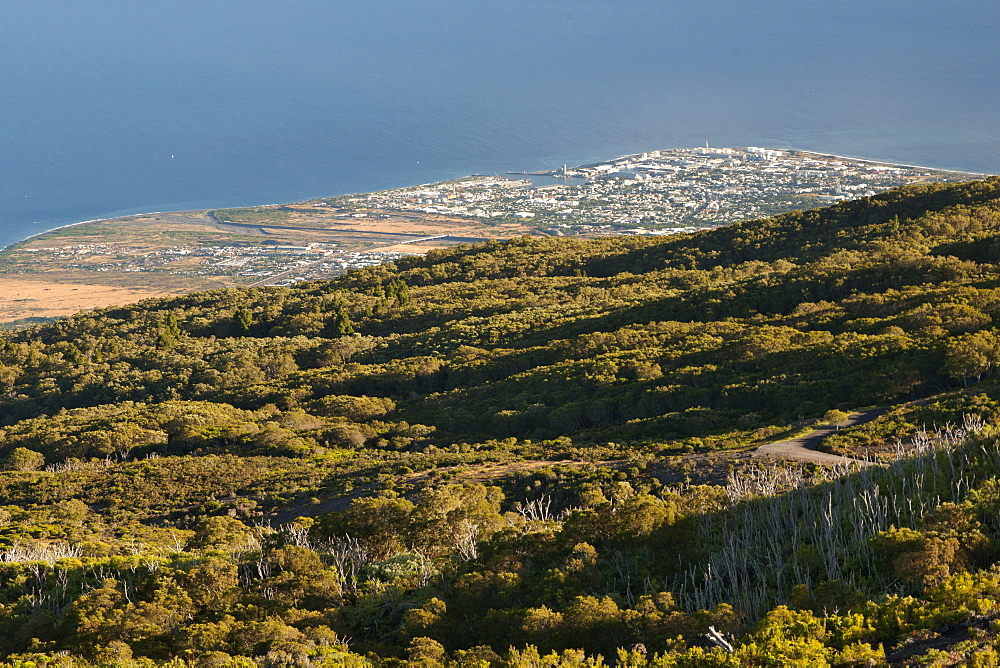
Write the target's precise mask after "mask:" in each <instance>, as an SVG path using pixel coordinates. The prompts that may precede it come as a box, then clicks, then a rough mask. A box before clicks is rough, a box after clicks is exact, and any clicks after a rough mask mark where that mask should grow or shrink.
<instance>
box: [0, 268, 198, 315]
mask: <svg viewBox="0 0 1000 668" xmlns="http://www.w3.org/2000/svg"><path fill="white" fill-rule="evenodd" d="M182 293H183V291H169V290H164V289H156V288H121V287H113V286H107V285H94V284H87V283H64V282H61V281H59V282H55V281H51V280H47V279H44V278H41V279H33V278H23V277H20V276H2V277H0V322H10V321H12V320H18V319H20V318H30V317H44V318H54V317H58V316H64V315H70V314H73V313H76V312H78V311H82V310H86V309H92V308H100V307H104V306H119V305H121V304H130V303H132V302H137V301H139V300H141V299H146V298H148V297H164V296H167V295H174V294H182Z"/></svg>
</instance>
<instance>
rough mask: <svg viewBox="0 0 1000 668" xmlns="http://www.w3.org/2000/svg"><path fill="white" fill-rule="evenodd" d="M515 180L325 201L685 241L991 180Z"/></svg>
mask: <svg viewBox="0 0 1000 668" xmlns="http://www.w3.org/2000/svg"><path fill="white" fill-rule="evenodd" d="M514 176H528V177H532V178H525V179H516V180H514V179H511V178H504V177H500V176H499V175H494V176H492V177H490V176H474V177H469V178H466V179H460V180H457V181H449V182H446V183H440V184H434V185H431V186H420V187H416V188H403V189H397V190H387V191H384V192H378V193H370V194H365V195H349V196H344V197H337V198H331V199H328V200H325V201H322V202H324V203H325V204H327V205H329V206H335V207H340V208H341V209H342V210H343V213H345V214H347V213H349V212H350V213H353V214H354V215H359V214H358V213H357V211H358V210H359V209H360V210H362V211H363V210H380V211H382V212H388V211H410V212H413V211H415V212H422V213H435V214H442V215H452V216H468V217H472V218H476V219H479V220H482V221H484V222H486V223H489V222H491V221H494V222H495V221H509V220H517V221H520V222H522V223H526V224H530V225H531V226H532V227H534V228H535V229H536V230H538V231H541V232H545V233H549V234H556V235H564V234H565V235H568V234H575V235H580V234H582V235H607V234H676V233H679V232H690V231H694V230H697V229H703V228H710V227H717V226H719V225H725V224H728V223H733V222H736V221H740V220H748V219H752V218H760V217H765V216H771V215H775V214H778V213H784V212H787V211H791V210H794V209H811V208H816V207H820V206H826V205H829V204H832V203H835V202H839V201H843V200H847V199H854V198H858V197H864V196H869V195H874V194H876V193H879V192H883V191H885V190H888V189H890V188H895V187H897V186H900V185H906V184H909V183H920V182H927V181H963V180H969V179H972V178H976V177H977V176H982V175H977V174H967V173H960V172H948V171H942V170H934V169H929V168H923V167H913V166H905V165H891V164H886V163H878V162H872V161H866V160H856V159H850V158H843V157H838V156H830V155H820V154H816V153H808V152H803V151H784V150H773V149H766V148H757V147H748V148H710V147H707V146H706V147H699V148H693V149H670V150H660V151H650V152H645V153H641V154H638V155H630V156H624V157H621V158H618V159H615V160H609V161H607V162H602V163H597V164H592V165H586V166H580V167H573V168H568V167H566V166H563V167H562V168H561V169H558V170H552V171H547V172H535V173H530V174H528V173H524V174H520V175H514ZM542 180H547V181H549V182H550V183H547V184H544V185H542V184H540V183H539V181H542ZM360 215H362V216H363V215H365V214H364V213H361V214H360Z"/></svg>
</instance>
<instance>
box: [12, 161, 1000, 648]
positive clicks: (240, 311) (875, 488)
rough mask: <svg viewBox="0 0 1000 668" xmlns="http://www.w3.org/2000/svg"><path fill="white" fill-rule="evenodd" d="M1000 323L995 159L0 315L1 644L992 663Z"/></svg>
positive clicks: (998, 537)
mask: <svg viewBox="0 0 1000 668" xmlns="http://www.w3.org/2000/svg"><path fill="white" fill-rule="evenodd" d="M998 330H1000V179H998V178H994V179H990V180H986V181H977V182H972V183H968V184H961V185H948V186H944V185H930V186H912V187H907V188H903V189H900V190H896V191H892V192H889V193H885V194H883V195H879V196H877V197H873V198H869V199H864V200H859V201H854V202H846V203H842V204H839V205H837V206H835V207H832V208H828V209H822V210H814V211H809V212H794V213H791V214H786V215H782V216H779V217H776V218H773V219H768V220H764V221H753V222H747V223H741V224H737V225H733V226H731V227H727V228H721V229H718V230H713V231H708V232H702V233H698V234H693V235H684V236H676V237H669V238H649V237H610V238H604V239H598V240H578V239H566V238H560V239H556V238H551V239H539V238H522V239H516V240H513V241H511V242H505V243H500V242H493V243H488V244H485V245H481V246H474V247H459V248H456V249H451V250H442V251H434V252H431V253H429V254H428V255H427V256H426V257H419V258H418V257H414V258H410V259H407V260H404V261H400V262H398V263H397V264H395V265H386V266H381V267H375V268H370V269H365V270H361V271H355V272H352V273H349V274H347V275H345V276H343V277H342V278H340V279H338V280H335V281H332V282H324V283H311V284H302V285H299V286H296V287H293V288H259V289H227V290H220V291H214V292H205V293H199V294H194V295H189V296H186V297H181V298H174V299H167V300H151V301H146V302H142V303H140V304H137V305H134V306H130V307H125V308H115V309H107V310H103V311H95V312H89V313H83V314H79V315H77V316H73V317H70V318H66V319H64V320H60V321H58V322H55V323H52V324H48V325H43V326H38V327H35V328H32V329H28V330H23V331H19V332H10V333H5V334H3V338H0V423H2V426H0V461H2V462H4V463H5V468H6V470H5V472H3V473H0V653H2V656H4V657H7V659H6V660H7V661H10V662H13V663H16V662H18V661H29V660H30V661H34V662H36V665H40V664H47V665H70V663H72V664H73V665H77V666H86V665H89V664H94V665H128V664H130V663H143V662H155V663H165V662H175V663H184V662H188V663H193V664H195V665H206V666H208V665H252V662H253V661H256V662H257V663H260V664H263V665H288V664H317V665H319V664H323V665H386V666H394V665H445V664H446V663H447V664H449V665H455V666H477V667H478V666H484V665H494V666H522V665H523V666H542V665H545V666H549V665H565V666H577V665H580V666H582V665H588V666H589V665H601V663H600V662H601V661H602V660H603V661H604V662H605V663H608V664H615V663H617V665H622V666H644V665H655V666H672V665H717V666H728V665H733V666H735V665H826V664H835V665H881V664H885V663H886V662H894V663H902V662H908V661H910V662H912V661H918V660H919V661H923V662H924V663H923V664H921V665H927V664H928V662H934V661H937V662H938V663H933V665H952V664H954V663H957V662H962V661H964V662H966V663H965V664H963V665H984V666H985V665H995V664H996V662H997V661H998V660H1000V656H998V654H997V652H996V650H995V649H994V643H995V640H996V633H997V631H998V628H1000V627H998V626H997V624H996V623H995V621H994V620H996V619H997V618H998V615H1000V568H997V567H995V566H994V564H995V563H996V562H997V560H998V559H1000V522H998V520H997V517H998V511H1000V450H998V445H997V441H996V433H997V432H996V429H997V427H996V426H997V425H1000V406H998V404H997V401H996V400H997V399H998V398H1000V388H997V387H996V386H995V385H994V384H993V382H992V380H991V372H992V367H993V366H994V365H997V364H1000V331H998ZM873 406H880V407H885V408H886V409H887V410H886V412H885V413H884V414H883V415H882V416H881V417H879V418H878V419H877V420H875V421H873V422H869V423H867V424H865V425H860V426H857V427H852V428H850V429H845V430H844V431H842V432H839V433H838V434H837V435H835V436H833V437H831V438H829V439H827V441H826V442H824V446H823V447H824V448H825V449H827V450H829V451H831V452H838V453H842V454H848V455H852V456H856V457H862V458H867V459H868V460H869V463H870V464H871V465H868V466H860V465H859V466H857V467H854V468H847V467H845V468H843V469H837V470H826V469H822V468H819V467H816V466H814V465H802V464H796V463H793V462H783V463H782V462H767V461H765V460H758V459H753V458H751V457H750V452H751V451H752V450H753V449H754V448H755V447H756V446H758V445H761V444H765V443H769V442H771V441H776V440H780V439H781V438H784V437H787V436H789V435H794V434H797V433H801V432H803V431H808V429H809V428H810V427H809V425H810V423H811V422H814V421H816V420H820V419H822V417H823V416H824V414H828V412H829V411H832V410H835V409H836V410H838V411H853V410H857V409H862V408H866V407H873ZM830 414H832V413H830ZM710 629H714V631H711V630H710ZM713 633H714V634H715V636H716V637H715V639H714V640H712V639H711V638H710V637H709V636H711V635H712V634H713ZM727 643H728V644H729V646H727ZM730 650H731V651H730ZM601 657H603V659H602V658H601ZM949 662H950V663H949Z"/></svg>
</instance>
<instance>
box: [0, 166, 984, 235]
mask: <svg viewBox="0 0 1000 668" xmlns="http://www.w3.org/2000/svg"><path fill="white" fill-rule="evenodd" d="M697 148H700V147H697ZM716 148H726V147H716ZM732 148H745V147H732ZM762 148H766V147H762ZM657 150H675V149H650V150H649V151H641V152H639V153H627V154H624V155H620V156H617V157H613V158H607V159H604V160H600V161H598V162H594V163H587V164H582V165H574V166H572V167H568V169H580V168H586V167H593V166H595V165H599V164H606V163H614V162H618V161H621V160H631V159H638V158H640V156H642V155H643V154H644V153H648V152H651V151H657ZM768 150H776V151H785V152H790V153H805V154H810V155H815V156H819V157H821V158H834V159H838V160H850V161H852V162H857V163H865V164H872V165H886V166H889V167H904V168H907V169H921V170H928V171H931V172H942V173H949V174H963V175H968V176H971V177H974V178H989V177H991V176H996V175H997V174H992V173H989V172H967V171H963V170H958V169H945V168H941V167H931V166H927V165H914V164H909V163H902V162H887V161H884V160H878V159H874V158H862V157H857V156H850V155H843V154H837V153H825V152H821V151H815V150H810V149H799V148H780V149H768ZM558 171H559V169H558V168H554V169H550V170H544V171H539V170H536V171H533V172H527V171H524V172H507V173H508V174H511V175H514V174H555V173H557V172H558ZM469 176H475V175H469ZM462 178H468V176H465V177H457V178H452V179H447V180H445V181H428V182H426V183H420V184H410V185H402V186H398V187H397V188H393V189H403V188H426V187H430V186H432V185H434V184H436V183H447V182H450V181H456V180H459V179H462ZM393 189H390V190H393ZM377 192H385V190H378V191H370V192H348V193H336V194H327V195H321V196H319V197H313V198H308V199H305V200H296V201H292V202H274V203H266V204H248V205H237V206H233V207H212V208H204V209H177V210H165V211H142V212H138V213H131V214H126V215H122V216H108V217H103V218H92V219H89V220H81V221H77V222H73V223H66V224H64V225H57V226H56V227H52V228H48V229H46V230H44V231H42V232H36V233H34V234H30V235H28V236H26V237H23V238H20V239H18V240H17V241H14V242H12V243H10V244H8V245H6V246H4V247H2V248H0V254H3V253H6V252H7V251H9V250H11V249H13V248H14V247H15V246H17V245H19V244H22V243H24V242H26V241H30V240H32V239H36V238H38V237H41V236H45V235H46V234H50V233H52V232H57V231H59V230H64V229H67V228H70V227H76V226H79V225H88V224H92V223H103V222H108V221H115V220H123V219H126V218H137V217H142V216H156V215H176V214H203V213H207V212H210V211H214V210H218V209H223V208H255V207H270V206H289V205H291V204H298V203H300V202H307V201H312V200H315V199H323V198H330V197H350V196H356V195H363V194H371V193H377Z"/></svg>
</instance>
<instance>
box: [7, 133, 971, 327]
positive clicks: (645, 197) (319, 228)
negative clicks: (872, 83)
mask: <svg viewBox="0 0 1000 668" xmlns="http://www.w3.org/2000/svg"><path fill="white" fill-rule="evenodd" d="M525 176H527V177H528V178H516V177H525ZM981 176H983V175H978V174H967V173H960V172H948V171H942V170H934V169H929V168H924V167H915V166H905V165H892V164H887V163H878V162H872V161H867V160H857V159H851V158H844V157H839V156H831V155H821V154H816V153H809V152H804V151H789V150H775V149H764V148H756V147H746V148H710V147H707V146H706V147H699V148H693V149H669V150H659V151H649V152H644V153H641V154H636V155H629V156H623V157H620V158H616V159H613V160H608V161H605V162H600V163H594V164H589V165H582V166H577V167H572V168H571V167H567V166H563V167H560V168H558V169H553V170H542V171H536V172H522V173H520V174H516V175H514V174H512V175H507V176H500V175H498V174H493V175H473V176H469V177H465V178H461V179H455V180H452V181H446V182H441V183H431V184H423V185H418V186H413V187H407V188H398V189H392V190H386V191H381V192H375V193H361V194H350V195H342V196H337V197H330V198H322V199H315V200H310V201H306V202H299V203H295V204H284V205H271V206H257V207H248V208H240V209H218V210H214V211H178V212H167V213H151V214H142V215H134V216H126V217H122V218H113V219H107V220H99V221H91V222H87V223H80V224H76V225H69V226H66V227H63V228H59V229H56V230H52V231H50V232H47V233H45V234H42V235H38V236H35V237H32V238H30V239H27V240H25V241H23V242H21V243H18V244H15V245H13V246H11V247H9V248H7V249H5V250H4V251H3V252H2V253H0V324H2V323H10V322H15V323H18V322H31V321H32V320H35V319H40V318H51V317H59V316H62V315H66V314H68V313H73V312H76V311H79V310H81V309H86V308H96V307H101V306H113V305H117V304H122V303H128V302H133V301H136V300H138V299H142V298H146V297H160V296H168V295H178V294H185V293H188V292H193V291H197V290H206V289H213V288H222V287H231V286H288V285H293V284H295V283H299V282H302V281H309V280H322V279H328V278H332V277H335V276H337V275H339V274H342V273H344V272H345V271H348V270H351V269H356V268H360V267H366V266H371V265H375V264H381V263H383V262H389V261H393V260H396V259H398V258H400V257H403V256H406V255H419V254H423V253H426V252H428V251H430V250H433V249H436V248H443V247H448V246H454V245H457V244H467V243H476V242H481V241H486V240H491V239H507V238H511V237H514V236H519V235H524V234H529V235H537V236H583V237H597V236H607V235H668V234H677V233H684V232H691V231H696V230H699V229H704V228H711V227H717V226H719V225H725V224H728V223H732V222H735V221H739V220H746V219H751V218H760V217H764V216H769V215H774V214H778V213H783V212H785V211H790V210H793V209H808V208H816V207H819V206H825V205H828V204H831V203H834V202H837V201H842V200H845V199H853V198H857V197H863V196H867V195H874V194H876V193H878V192H882V191H884V190H888V189H890V188H894V187H896V186H899V185H904V184H909V183H921V182H930V181H961V180H969V179H973V178H977V177H981Z"/></svg>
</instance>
